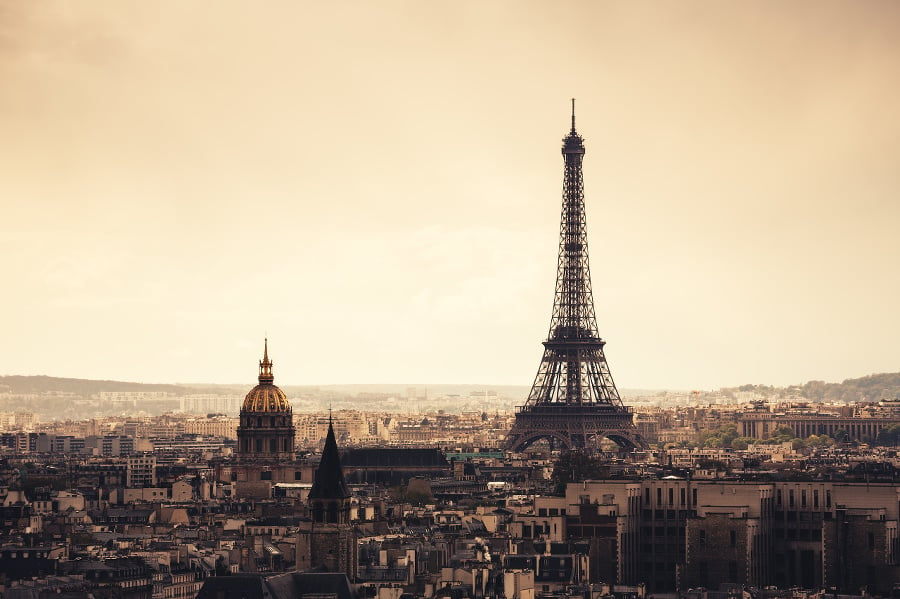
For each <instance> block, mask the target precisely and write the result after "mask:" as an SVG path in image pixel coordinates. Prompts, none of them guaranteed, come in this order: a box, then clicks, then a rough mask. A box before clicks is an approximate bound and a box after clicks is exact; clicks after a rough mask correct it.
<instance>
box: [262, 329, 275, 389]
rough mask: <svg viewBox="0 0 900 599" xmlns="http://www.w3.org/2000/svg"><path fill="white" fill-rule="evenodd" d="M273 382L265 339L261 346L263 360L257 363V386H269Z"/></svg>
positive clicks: (266, 339)
mask: <svg viewBox="0 0 900 599" xmlns="http://www.w3.org/2000/svg"><path fill="white" fill-rule="evenodd" d="M274 381H275V375H273V374H272V361H271V360H270V359H269V338H268V337H266V338H265V342H264V345H263V359H262V360H260V362H259V384H260V385H265V384H269V385H271V384H272V383H273V382H274Z"/></svg>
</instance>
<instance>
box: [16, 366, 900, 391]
mask: <svg viewBox="0 0 900 599" xmlns="http://www.w3.org/2000/svg"><path fill="white" fill-rule="evenodd" d="M896 372H897V373H900V371H896ZM888 374H895V372H870V373H867V374H863V375H860V376H855V377H847V378H844V379H841V380H839V381H829V380H826V379H809V380H807V381H803V382H798V383H790V384H787V385H777V384H772V383H767V382H744V383H739V384H734V385H723V386H721V387H716V388H712V389H710V388H706V389H704V388H701V387H692V388H679V387H659V388H650V387H621V386H618V385H617V389H618V390H619V393H621V394H623V395H624V394H626V393H627V394H629V395H632V396H633V395H635V394H637V393H659V392H678V393H692V392H694V391H699V392H714V391H718V390H721V389H735V388H738V387H741V386H744V385H756V386H767V387H773V388H776V389H784V388H788V387H794V386H803V385H805V384H807V383H810V382H812V381H820V382H823V383H825V384H841V383H843V382H845V381H848V380H858V379H863V378H866V377H870V376H879V375H888ZM4 377H23V378H29V377H35V378H37V377H45V378H50V379H70V380H76V381H88V382H104V383H124V384H136V385H158V386H164V385H171V386H179V387H237V388H247V389H250V388H252V387H253V386H254V385H255V384H256V383H255V382H254V381H250V382H232V383H212V382H180V381H176V382H144V381H126V380H121V379H104V378H100V379H95V378H81V377H69V376H55V375H48V374H4V375H0V381H2V379H3V378H4ZM254 380H255V379H254ZM275 384H276V386H278V387H283V388H289V387H293V388H329V387H331V388H368V389H373V388H378V387H386V388H392V389H394V388H395V389H397V390H401V391H402V390H405V389H408V388H411V387H420V388H428V387H466V388H472V390H484V391H492V390H496V389H504V388H515V389H525V390H528V389H530V388H531V382H529V383H527V384H505V383H497V384H494V383H462V382H460V383H289V382H288V383H285V382H282V381H279V380H278V378H277V377H276V379H275ZM526 394H527V392H526Z"/></svg>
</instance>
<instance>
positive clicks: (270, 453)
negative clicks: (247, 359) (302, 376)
mask: <svg viewBox="0 0 900 599" xmlns="http://www.w3.org/2000/svg"><path fill="white" fill-rule="evenodd" d="M274 382H275V377H274V375H273V374H272V361H271V360H269V340H268V339H266V341H265V347H264V349H263V359H262V360H261V361H260V363H259V384H258V385H257V386H255V387H254V388H253V389H251V390H250V392H249V393H248V394H247V397H245V398H244V403H243V405H242V406H241V415H240V423H239V424H238V429H237V438H238V444H237V458H238V459H239V460H240V461H243V462H251V461H252V462H259V461H262V462H268V463H275V462H282V461H291V460H293V459H294V421H293V409H292V408H291V402H289V401H288V398H287V396H286V395H285V394H284V391H282V390H281V389H279V388H278V387H276V386H275V384H274Z"/></svg>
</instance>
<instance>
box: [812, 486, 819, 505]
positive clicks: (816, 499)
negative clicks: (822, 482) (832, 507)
mask: <svg viewBox="0 0 900 599" xmlns="http://www.w3.org/2000/svg"><path fill="white" fill-rule="evenodd" d="M813 507H819V490H818V489H813Z"/></svg>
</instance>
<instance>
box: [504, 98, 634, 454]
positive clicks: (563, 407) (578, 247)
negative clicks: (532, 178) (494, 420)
mask: <svg viewBox="0 0 900 599" xmlns="http://www.w3.org/2000/svg"><path fill="white" fill-rule="evenodd" d="M562 155H563V158H564V161H565V174H564V179H563V198H562V218H561V223H560V228H559V258H558V266H557V274H556V293H555V295H554V298H553V316H552V318H551V320H550V333H549V334H548V336H547V340H546V341H544V355H543V357H542V358H541V364H540V366H539V367H538V372H537V376H536V377H535V379H534V384H533V385H532V387H531V392H530V393H529V394H528V400H527V401H526V402H525V405H523V406H519V407H518V408H517V409H516V421H515V423H514V424H513V427H512V429H510V431H509V434H508V435H507V439H506V448H507V449H509V450H511V451H524V450H525V449H527V448H528V447H529V446H530V445H531V444H532V443H535V442H537V441H541V440H545V441H547V442H548V443H549V445H550V447H551V448H555V449H559V448H565V449H569V450H572V449H585V448H591V447H596V446H598V443H599V441H600V440H602V439H603V438H607V439H610V440H612V441H614V442H615V443H616V444H617V445H619V446H620V447H622V448H625V449H632V448H644V447H646V446H647V444H646V442H645V441H644V440H643V438H642V437H641V436H640V434H639V433H638V431H637V428H636V427H635V425H634V418H633V414H632V411H631V409H630V408H628V407H626V406H625V405H623V404H622V400H621V398H620V397H619V391H618V390H617V389H616V385H615V383H614V382H613V378H612V375H611V374H610V372H609V364H607V362H606V356H605V355H604V353H603V346H604V345H605V344H606V342H605V341H603V339H601V338H600V334H599V333H598V330H597V319H596V317H595V315H594V295H593V291H592V290H591V273H590V268H589V265H588V243H587V229H586V225H585V212H584V182H583V178H582V172H581V164H582V160H583V158H584V140H583V139H582V137H581V136H580V135H578V133H577V132H576V131H575V100H574V99H573V100H572V129H571V130H570V131H569V134H568V135H567V136H566V137H565V138H564V139H563V146H562Z"/></svg>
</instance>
